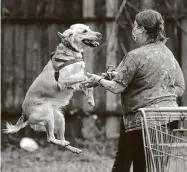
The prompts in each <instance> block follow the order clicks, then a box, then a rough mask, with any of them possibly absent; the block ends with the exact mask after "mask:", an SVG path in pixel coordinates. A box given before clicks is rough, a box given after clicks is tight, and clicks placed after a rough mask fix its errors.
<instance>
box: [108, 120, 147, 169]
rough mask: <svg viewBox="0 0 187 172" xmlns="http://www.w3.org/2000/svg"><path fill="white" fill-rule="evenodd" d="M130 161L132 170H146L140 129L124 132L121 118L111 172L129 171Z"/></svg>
mask: <svg viewBox="0 0 187 172" xmlns="http://www.w3.org/2000/svg"><path fill="white" fill-rule="evenodd" d="M132 162H133V171H134V172H146V168H145V164H146V162H145V154H144V146H143V137H142V131H141V130H136V131H131V132H127V133H125V127H124V124H123V120H122V122H121V131H120V138H119V142H118V150H117V153H116V157H115V162H114V165H113V168H112V172H129V171H130V167H131V163H132Z"/></svg>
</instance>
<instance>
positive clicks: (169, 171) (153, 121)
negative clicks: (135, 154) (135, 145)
mask: <svg viewBox="0 0 187 172" xmlns="http://www.w3.org/2000/svg"><path fill="white" fill-rule="evenodd" d="M140 111H141V113H142V117H141V127H142V134H143V141H144V150H145V157H146V171H147V172H187V107H175V108H173V107H162V108H141V109H140ZM185 127H186V129H185Z"/></svg>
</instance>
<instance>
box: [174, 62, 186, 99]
mask: <svg viewBox="0 0 187 172" xmlns="http://www.w3.org/2000/svg"><path fill="white" fill-rule="evenodd" d="M184 90H185V83H184V76H183V73H182V70H181V67H180V66H179V64H178V62H177V61H176V71H175V93H176V94H177V95H178V96H179V97H181V96H182V95H183V93H184Z"/></svg>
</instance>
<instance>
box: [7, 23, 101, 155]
mask: <svg viewBox="0 0 187 172" xmlns="http://www.w3.org/2000/svg"><path fill="white" fill-rule="evenodd" d="M58 36H59V37H60V39H61V43H60V44H59V45H58V46H57V48H56V51H55V52H53V53H52V54H51V60H49V62H48V63H47V65H46V66H45V67H44V69H43V71H42V72H41V73H40V75H39V76H38V77H37V78H36V79H35V81H34V82H33V83H32V85H31V86H30V88H29V90H28V92H27V93H26V96H25V99H24V102H23V104H22V110H23V113H22V116H21V117H20V118H19V120H18V122H17V123H16V125H12V124H10V123H7V124H6V129H4V132H5V133H7V134H8V133H16V132H18V131H19V130H20V129H22V128H24V127H25V126H26V125H30V126H31V128H33V129H35V130H38V131H46V133H47V141H48V142H51V143H53V144H56V145H60V146H63V147H65V148H66V149H67V150H70V151H71V152H73V153H77V154H79V153H81V150H80V149H78V148H75V147H72V146H70V143H69V142H68V141H66V140H65V138H64V132H65V119H64V115H63V112H62V110H61V109H62V108H64V107H65V106H67V105H68V104H69V101H70V99H71V98H72V96H73V93H74V92H75V91H79V90H80V91H82V92H83V93H84V94H85V95H86V97H87V101H88V103H89V104H90V105H91V106H94V105H95V103H94V98H93V88H87V87H85V86H84V84H82V83H83V82H84V81H86V80H87V79H88V78H87V76H86V75H85V74H84V73H85V63H84V61H83V57H82V53H83V51H84V48H85V47H93V48H94V47H97V46H98V45H99V42H98V41H99V40H100V39H101V33H99V32H95V31H92V30H91V29H90V28H89V27H88V26H86V25H84V24H74V25H72V26H71V27H70V28H69V29H67V30H66V31H64V32H63V33H60V32H58ZM54 134H56V136H57V138H55V135H54Z"/></svg>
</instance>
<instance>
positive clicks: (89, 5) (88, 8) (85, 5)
mask: <svg viewBox="0 0 187 172" xmlns="http://www.w3.org/2000/svg"><path fill="white" fill-rule="evenodd" d="M94 6H95V0H89V1H88V0H83V1H82V9H83V14H82V15H83V18H89V17H94V11H95V10H94V8H93V7H94Z"/></svg>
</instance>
